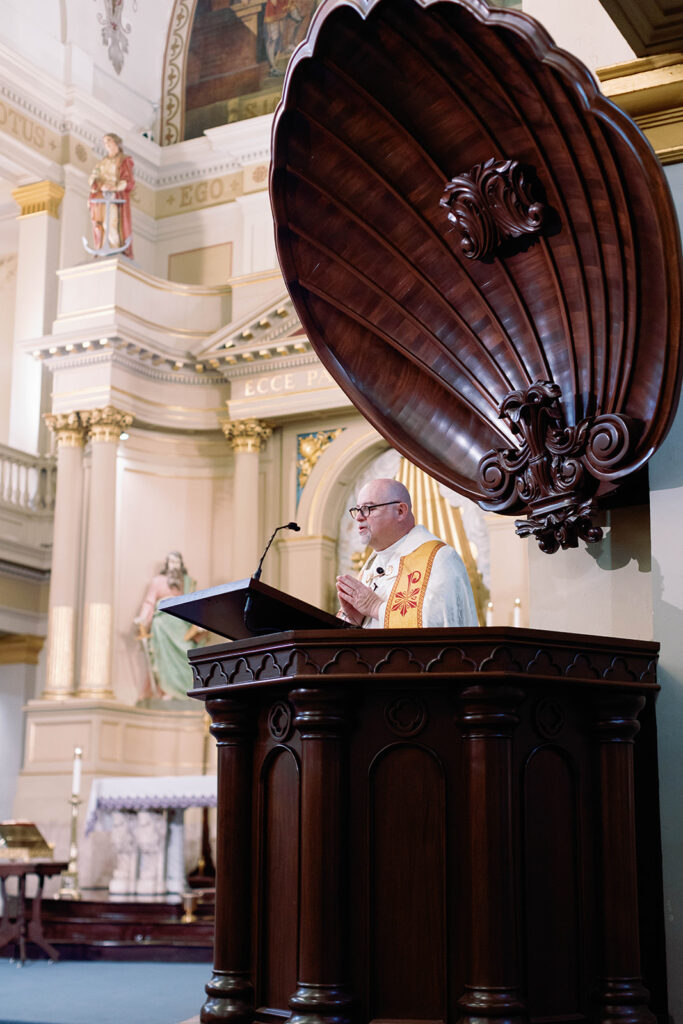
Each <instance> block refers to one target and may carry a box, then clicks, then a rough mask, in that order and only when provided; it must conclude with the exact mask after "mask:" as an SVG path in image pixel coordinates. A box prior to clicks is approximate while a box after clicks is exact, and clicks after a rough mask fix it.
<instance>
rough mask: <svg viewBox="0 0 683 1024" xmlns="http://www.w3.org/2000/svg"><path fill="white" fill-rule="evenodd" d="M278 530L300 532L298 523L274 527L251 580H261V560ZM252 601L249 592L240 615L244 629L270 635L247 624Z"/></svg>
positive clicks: (270, 631) (268, 630)
mask: <svg viewBox="0 0 683 1024" xmlns="http://www.w3.org/2000/svg"><path fill="white" fill-rule="evenodd" d="M279 530H293V531H294V532H295V533H299V531H300V530H301V527H300V526H299V524H298V523H283V524H282V526H276V527H275V529H274V530H273V532H272V534H271V537H270V540H269V541H268V543H267V544H266V546H265V548H264V550H263V554H262V555H261V561H260V562H259V564H258V568H257V569H256V572H255V573H254V574H253V576H252V577H251V578H252V580H260V579H261V569H262V568H263V559H264V558H265V557H266V555H267V554H268V549H269V548H270V545H271V544H272V543H273V541H274V540H275V534H276V533H278V531H279ZM252 599H253V595H252V593H251V592H249V593H248V594H247V597H246V600H245V602H244V612H243V614H242V621H243V623H244V625H245V627H246V629H247V630H248V631H249V632H250V633H262V632H268V633H272V632H273V630H271V629H267V630H263V629H258V628H257V627H254V626H251V625H250V624H249V621H248V619H249V613H250V612H251V605H252Z"/></svg>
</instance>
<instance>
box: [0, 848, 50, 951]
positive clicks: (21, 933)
mask: <svg viewBox="0 0 683 1024" xmlns="http://www.w3.org/2000/svg"><path fill="white" fill-rule="evenodd" d="M66 868H67V864H66V861H56V860H29V861H24V862H23V863H19V862H16V861H0V894H1V895H2V920H0V949H3V948H4V947H5V946H7V945H8V944H9V943H10V942H16V941H17V940H18V942H19V960H20V962H21V963H22V964H24V963H25V962H26V940H27V939H28V940H29V942H34V943H35V944H36V946H38V947H39V948H40V949H42V950H43V952H44V953H47V955H48V956H49V958H50V960H58V959H59V954H58V952H57V950H56V949H55V948H54V946H51V945H50V943H49V942H47V941H46V939H45V936H44V935H43V923H42V918H41V910H40V904H41V900H42V896H43V885H44V884H45V879H46V878H51V877H52V875H59V874H61V872H62V871H65V870H66ZM28 875H37V876H38V890H37V892H36V894H35V896H34V897H33V909H32V911H31V917H30V918H29V919H28V920H27V918H26V878H27V876H28ZM8 878H17V880H18V882H17V885H18V890H17V897H18V905H17V916H16V919H15V920H14V921H10V917H9V905H8V902H7V879H8Z"/></svg>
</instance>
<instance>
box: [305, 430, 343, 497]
mask: <svg viewBox="0 0 683 1024" xmlns="http://www.w3.org/2000/svg"><path fill="white" fill-rule="evenodd" d="M343 430H344V427H337V428H336V429H335V430H317V431H313V432H312V433H310V434H297V439H296V440H297V445H296V447H297V456H298V458H297V463H296V466H297V470H298V480H297V482H298V491H299V494H301V491H302V490H303V489H304V487H305V486H306V484H307V482H308V478H309V476H310V475H311V473H312V472H313V470H314V468H315V464H316V463H317V461H318V459H319V458H320V456H321V455H322V453H323V452H324V451H325V450H326V449H327V448H329V446H330V445H331V444H332V442H333V441H334V440H336V438H338V437H339V435H340V434H341V433H342V432H343Z"/></svg>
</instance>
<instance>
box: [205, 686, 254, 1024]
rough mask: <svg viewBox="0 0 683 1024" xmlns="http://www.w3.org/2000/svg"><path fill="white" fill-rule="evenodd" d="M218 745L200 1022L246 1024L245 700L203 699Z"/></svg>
mask: <svg viewBox="0 0 683 1024" xmlns="http://www.w3.org/2000/svg"><path fill="white" fill-rule="evenodd" d="M206 710H207V711H208V713H209V714H210V715H211V719H212V724H211V734H212V735H213V736H215V738H216V743H217V746H218V765H217V772H218V808H217V817H216V864H217V865H218V866H219V870H218V871H217V873H216V930H215V938H214V962H213V974H212V977H211V981H209V982H208V984H207V985H206V993H207V995H208V999H207V1000H206V1002H205V1003H204V1005H203V1007H202V1010H201V1015H200V1018H199V1019H200V1021H201V1022H202V1024H213V1022H216V1021H229V1022H230V1024H250V1022H251V1021H252V1020H253V1017H254V984H253V978H252V966H251V909H252V906H251V893H252V886H251V864H252V840H251V833H252V821H251V792H252V790H251V785H252V784H251V766H252V757H253V742H254V731H255V730H254V723H253V721H252V718H251V714H250V709H249V705H248V703H247V702H246V701H244V700H239V699H235V700H233V699H228V698H222V697H221V698H218V699H215V700H207V702H206Z"/></svg>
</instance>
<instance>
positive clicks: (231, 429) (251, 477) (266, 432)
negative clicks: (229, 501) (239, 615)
mask: <svg viewBox="0 0 683 1024" xmlns="http://www.w3.org/2000/svg"><path fill="white" fill-rule="evenodd" d="M223 433H224V434H225V436H226V438H227V440H228V441H229V443H230V444H231V445H232V449H233V451H234V453H235V474H234V485H233V494H234V496H235V497H234V509H233V531H232V532H233V538H234V542H233V543H234V547H233V561H232V574H233V576H234V577H235V578H236V579H240V578H241V577H243V576H250V575H251V574H252V573H253V571H254V570H255V568H256V565H257V563H258V560H259V556H260V549H261V535H260V533H259V526H260V514H259V513H260V509H259V453H260V452H261V451H262V450H263V448H264V446H265V443H266V441H267V440H268V438H269V437H270V435H271V434H272V429H271V428H270V427H269V426H268V424H267V423H263V422H262V421H261V420H232V421H229V422H227V423H224V424H223Z"/></svg>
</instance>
